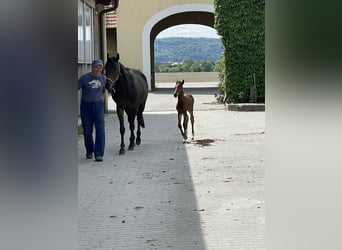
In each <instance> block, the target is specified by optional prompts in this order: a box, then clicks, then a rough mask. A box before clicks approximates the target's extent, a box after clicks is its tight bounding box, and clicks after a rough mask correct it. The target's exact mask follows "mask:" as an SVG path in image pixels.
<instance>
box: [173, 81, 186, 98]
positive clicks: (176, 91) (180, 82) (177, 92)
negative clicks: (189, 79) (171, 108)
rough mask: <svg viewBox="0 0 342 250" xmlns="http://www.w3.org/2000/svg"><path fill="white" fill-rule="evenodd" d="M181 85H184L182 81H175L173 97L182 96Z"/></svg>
mask: <svg viewBox="0 0 342 250" xmlns="http://www.w3.org/2000/svg"><path fill="white" fill-rule="evenodd" d="M183 84H184V80H183V81H178V80H177V82H176V86H175V92H174V93H173V96H174V97H177V96H179V95H182V94H184V90H183Z"/></svg>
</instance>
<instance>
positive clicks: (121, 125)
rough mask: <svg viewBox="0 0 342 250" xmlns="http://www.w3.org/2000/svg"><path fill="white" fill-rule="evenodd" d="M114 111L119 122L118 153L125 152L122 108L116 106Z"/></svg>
mask: <svg viewBox="0 0 342 250" xmlns="http://www.w3.org/2000/svg"><path fill="white" fill-rule="evenodd" d="M116 113H117V116H118V118H119V123H120V135H121V144H120V151H119V154H120V155H123V154H125V142H124V135H125V123H124V110H123V109H121V108H118V107H117V108H116Z"/></svg>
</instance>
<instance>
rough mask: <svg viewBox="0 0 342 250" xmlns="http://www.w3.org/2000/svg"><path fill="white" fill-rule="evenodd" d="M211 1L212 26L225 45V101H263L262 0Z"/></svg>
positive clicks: (263, 36) (263, 16) (263, 38)
mask: <svg viewBox="0 0 342 250" xmlns="http://www.w3.org/2000/svg"><path fill="white" fill-rule="evenodd" d="M214 4H215V28H216V30H217V32H218V34H219V35H221V36H222V44H223V46H224V48H225V49H224V51H223V62H224V65H223V69H222V74H223V77H222V79H223V84H224V85H225V89H226V91H227V93H226V96H227V98H226V101H228V102H229V103H242V102H255V101H256V102H259V103H264V102H265V1H264V0H215V2H214ZM254 78H255V83H256V84H255V85H254ZM255 86H256V94H255Z"/></svg>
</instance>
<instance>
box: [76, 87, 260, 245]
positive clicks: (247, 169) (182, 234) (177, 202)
mask: <svg viewBox="0 0 342 250" xmlns="http://www.w3.org/2000/svg"><path fill="white" fill-rule="evenodd" d="M172 91H173V90H172V89H168V88H165V89H159V90H156V91H153V92H152V93H150V94H149V97H148V102H147V106H146V111H145V113H144V118H145V124H146V128H144V129H143V130H142V145H140V146H137V147H136V148H135V150H134V151H126V154H125V155H119V154H118V152H119V144H120V142H119V128H118V120H117V118H116V115H115V114H108V115H107V116H106V153H105V157H104V161H103V162H100V163H98V162H94V161H93V160H86V159H85V151H84V146H83V137H80V138H79V144H78V145H79V249H82V250H85V249H115V250H117V249H118V250H120V249H129V250H134V249H137V250H141V249H181V250H187V249H212V250H218V249H222V250H223V249H224V250H227V249H243V250H246V249H248V250H250V249H265V244H264V238H265V229H264V227H265V216H264V213H265V203H264V177H265V170H264V157H265V148H264V139H265V138H264V137H265V135H264V131H265V113H264V112H234V111H228V110H227V109H225V107H224V106H223V105H221V104H216V103H215V98H214V96H213V94H214V93H215V90H214V89H210V88H207V89H192V90H189V91H191V93H193V94H194V97H195V113H194V114H195V140H194V141H192V142H189V143H183V142H182V138H181V135H180V133H179V131H178V128H177V114H176V112H175V105H176V101H177V99H175V98H174V97H173V96H172ZM110 103H112V100H110ZM111 107H112V108H111ZM114 107H115V104H114V103H113V104H110V109H114ZM126 131H128V127H127V128H126ZM128 136H129V135H128V133H127V132H126V139H127V141H126V145H128Z"/></svg>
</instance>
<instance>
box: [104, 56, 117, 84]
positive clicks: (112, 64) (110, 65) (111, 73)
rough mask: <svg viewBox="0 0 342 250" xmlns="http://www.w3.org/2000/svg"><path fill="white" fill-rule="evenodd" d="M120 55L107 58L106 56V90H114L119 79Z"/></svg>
mask: <svg viewBox="0 0 342 250" xmlns="http://www.w3.org/2000/svg"><path fill="white" fill-rule="evenodd" d="M119 59H120V55H119V54H117V55H116V57H115V56H113V57H109V55H107V62H106V65H105V71H106V79H107V80H106V88H107V89H108V90H111V89H114V88H115V82H116V81H117V80H118V79H119V76H120V63H119Z"/></svg>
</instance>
